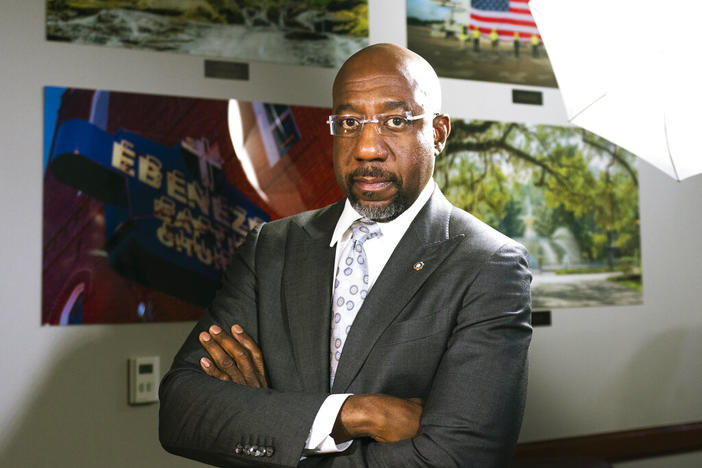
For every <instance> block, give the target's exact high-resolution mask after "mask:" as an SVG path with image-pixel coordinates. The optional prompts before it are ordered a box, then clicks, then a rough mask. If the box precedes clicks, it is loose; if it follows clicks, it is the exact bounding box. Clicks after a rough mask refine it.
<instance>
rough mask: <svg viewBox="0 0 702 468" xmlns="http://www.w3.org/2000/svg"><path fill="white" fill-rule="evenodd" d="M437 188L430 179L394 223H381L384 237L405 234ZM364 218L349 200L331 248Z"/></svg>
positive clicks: (336, 228)
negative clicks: (356, 222)
mask: <svg viewBox="0 0 702 468" xmlns="http://www.w3.org/2000/svg"><path fill="white" fill-rule="evenodd" d="M435 186H436V183H435V182H434V179H429V182H427V184H426V185H425V186H424V188H423V189H422V191H421V192H420V193H419V196H418V197H417V199H416V200H415V201H414V203H412V204H411V205H410V207H409V208H407V209H406V210H405V211H404V212H402V214H401V215H400V216H398V217H397V218H395V219H393V220H392V221H388V222H385V223H382V222H379V223H378V224H380V230H381V232H382V233H383V236H386V235H388V234H390V232H399V233H402V234H404V232H405V231H406V230H407V228H408V227H409V225H410V224H411V223H412V221H413V220H414V218H415V217H416V216H417V213H419V210H421V209H422V207H423V206H424V205H425V204H426V202H427V201H428V200H429V198H430V197H431V194H432V193H433V192H434V187H435ZM362 217H363V216H361V215H360V214H359V213H358V211H356V210H355V209H354V208H353V206H351V202H350V201H349V199H348V198H347V199H346V202H345V203H344V211H342V212H341V216H339V221H337V222H336V227H335V228H334V233H333V234H332V238H331V242H329V247H334V245H335V244H336V243H337V242H339V240H341V238H342V237H343V235H344V234H345V233H346V231H348V229H349V227H351V224H353V222H354V221H356V220H357V219H361V218H362Z"/></svg>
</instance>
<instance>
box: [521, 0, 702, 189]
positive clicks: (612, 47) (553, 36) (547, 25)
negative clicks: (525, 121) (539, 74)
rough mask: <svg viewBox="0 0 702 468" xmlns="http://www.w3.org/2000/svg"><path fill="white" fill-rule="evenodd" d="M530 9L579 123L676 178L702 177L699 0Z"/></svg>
mask: <svg viewBox="0 0 702 468" xmlns="http://www.w3.org/2000/svg"><path fill="white" fill-rule="evenodd" d="M529 6H530V8H531V13H532V15H533V17H534V19H535V21H536V24H537V26H538V28H539V32H540V34H541V37H542V39H543V41H544V46H545V47H546V51H547V52H548V56H549V59H550V61H551V65H552V67H553V71H554V74H555V75H556V80H557V81H558V87H559V88H560V91H561V96H562V97H563V101H564V103H565V107H566V112H567V114H568V119H569V120H570V121H571V122H572V123H573V124H575V125H578V126H580V127H583V128H585V129H587V130H590V131H592V132H594V133H597V134H598V135H601V136H602V137H604V138H606V139H608V140H610V141H611V142H613V143H615V144H617V145H619V146H621V147H622V148H625V149H626V150H628V151H630V152H632V153H634V154H635V155H636V156H638V157H640V158H642V159H644V160H646V161H648V162H649V163H651V164H653V165H654V166H655V167H657V168H658V169H660V170H662V171H664V172H665V173H667V174H668V175H670V176H671V177H674V178H676V179H677V180H682V179H684V178H686V177H690V176H692V175H695V174H699V173H701V172H702V117H701V114H702V91H701V89H700V88H701V87H702V79H700V78H701V76H702V32H700V29H701V28H700V25H701V24H702V1H699V0H666V1H660V0H659V1H654V0H531V1H530V2H529Z"/></svg>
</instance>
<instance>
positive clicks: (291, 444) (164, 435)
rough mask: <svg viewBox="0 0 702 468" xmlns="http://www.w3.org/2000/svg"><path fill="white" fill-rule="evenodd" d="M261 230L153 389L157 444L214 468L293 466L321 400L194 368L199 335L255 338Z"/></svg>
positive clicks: (253, 234) (318, 396)
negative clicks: (239, 333)
mask: <svg viewBox="0 0 702 468" xmlns="http://www.w3.org/2000/svg"><path fill="white" fill-rule="evenodd" d="M259 234H260V227H259V228H257V229H255V230H253V231H252V232H251V233H250V234H249V236H248V238H247V240H246V242H245V243H244V244H243V245H242V246H241V247H239V249H238V250H237V253H236V255H235V256H234V258H233V260H232V263H231V265H230V266H229V268H228V269H227V272H226V274H225V275H224V278H223V285H222V287H221V289H220V290H219V291H218V293H217V295H216V297H215V299H214V301H213V303H212V305H211V306H210V308H209V309H208V311H207V312H206V313H205V315H204V316H203V318H202V319H201V320H200V321H199V322H198V323H197V324H196V325H195V327H194V329H193V330H192V332H191V333H190V335H189V336H188V338H187V340H186V341H185V343H184V344H183V346H182V348H181V349H180V351H179V352H178V353H177V355H176V356H175V359H174V361H173V365H172V367H171V369H170V370H169V372H168V373H167V374H166V375H165V376H164V378H163V381H162V382H161V386H160V389H159V396H160V401H161V406H160V412H159V438H160V441H161V444H162V445H163V447H164V448H165V449H166V450H167V451H169V452H171V453H173V454H176V455H181V456H185V457H188V458H193V459H196V460H200V461H203V462H206V463H210V464H215V465H218V466H271V467H278V466H280V467H282V466H296V465H297V464H298V462H299V461H300V455H301V453H302V449H303V447H304V445H305V440H306V438H307V436H308V433H309V429H310V427H311V426H312V422H313V420H314V417H315V415H316V413H317V410H318V409H319V407H320V405H321V404H322V402H323V401H324V399H325V397H326V395H325V394H310V393H301V392H300V393H295V392H281V391H276V390H275V389H255V388H249V387H246V386H242V385H238V384H235V383H233V382H223V381H219V380H218V379H215V378H212V377H210V376H208V375H207V374H205V373H204V372H203V371H202V370H201V369H200V364H199V360H200V358H201V357H202V356H204V355H205V354H206V353H205V351H204V349H203V348H202V346H201V345H200V343H199V341H198V335H199V333H200V332H201V331H204V330H207V329H208V328H209V326H210V325H212V324H218V325H220V326H221V327H222V328H224V329H228V328H229V327H230V326H231V325H233V324H234V323H239V324H241V325H242V326H243V327H244V328H245V329H246V330H247V331H248V332H249V333H250V334H251V336H252V337H254V338H255V337H256V336H257V319H256V317H257V303H256V302H257V301H256V278H255V265H254V262H255V252H256V243H257V239H258V236H259Z"/></svg>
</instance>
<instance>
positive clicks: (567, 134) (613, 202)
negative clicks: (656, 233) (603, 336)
mask: <svg viewBox="0 0 702 468" xmlns="http://www.w3.org/2000/svg"><path fill="white" fill-rule="evenodd" d="M451 125H452V131H451V136H450V138H449V141H448V144H447V147H446V149H445V151H444V153H442V155H441V156H440V157H439V158H438V159H437V164H436V171H435V175H434V177H435V179H436V182H437V183H438V185H439V186H440V187H441V189H442V190H443V192H444V194H445V195H446V196H447V197H448V199H449V200H451V201H452V202H453V203H454V204H455V205H457V206H459V207H460V208H463V209H464V210H466V211H468V212H470V213H472V214H473V215H475V216H476V217H478V218H480V219H481V220H483V221H485V222H487V223H488V224H490V225H491V226H492V227H494V228H496V229H497V230H499V231H501V232H503V233H504V234H506V235H508V236H509V237H511V238H513V239H515V240H517V241H519V242H521V243H522V244H523V245H525V246H526V247H527V249H528V250H529V260H530V267H531V269H532V272H533V282H532V306H533V307H534V309H551V308H559V307H568V308H575V307H588V306H600V307H601V306H610V305H631V304H641V303H642V297H643V296H642V282H641V239H640V226H639V191H638V175H637V171H636V157H635V156H634V155H632V154H631V153H628V152H627V151H625V150H623V149H622V148H620V147H617V146H616V145H614V144H612V143H610V142H609V141H607V140H604V139H603V138H600V137H598V136H596V135H595V134H592V133H590V132H587V131H585V130H582V129H577V128H574V127H559V126H549V125H525V124H520V123H514V122H489V121H465V120H461V119H454V120H452V123H451Z"/></svg>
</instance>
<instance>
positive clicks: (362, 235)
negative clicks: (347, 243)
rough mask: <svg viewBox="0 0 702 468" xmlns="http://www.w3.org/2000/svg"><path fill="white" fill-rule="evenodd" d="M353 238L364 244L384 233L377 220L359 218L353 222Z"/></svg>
mask: <svg viewBox="0 0 702 468" xmlns="http://www.w3.org/2000/svg"><path fill="white" fill-rule="evenodd" d="M351 229H352V231H351V239H353V240H354V241H356V242H360V243H361V244H363V243H364V242H365V241H366V240H368V239H373V238H374V237H380V236H382V235H383V233H382V232H380V226H378V223H376V222H375V221H371V220H370V219H368V218H361V219H357V220H356V221H354V222H353V224H351Z"/></svg>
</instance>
